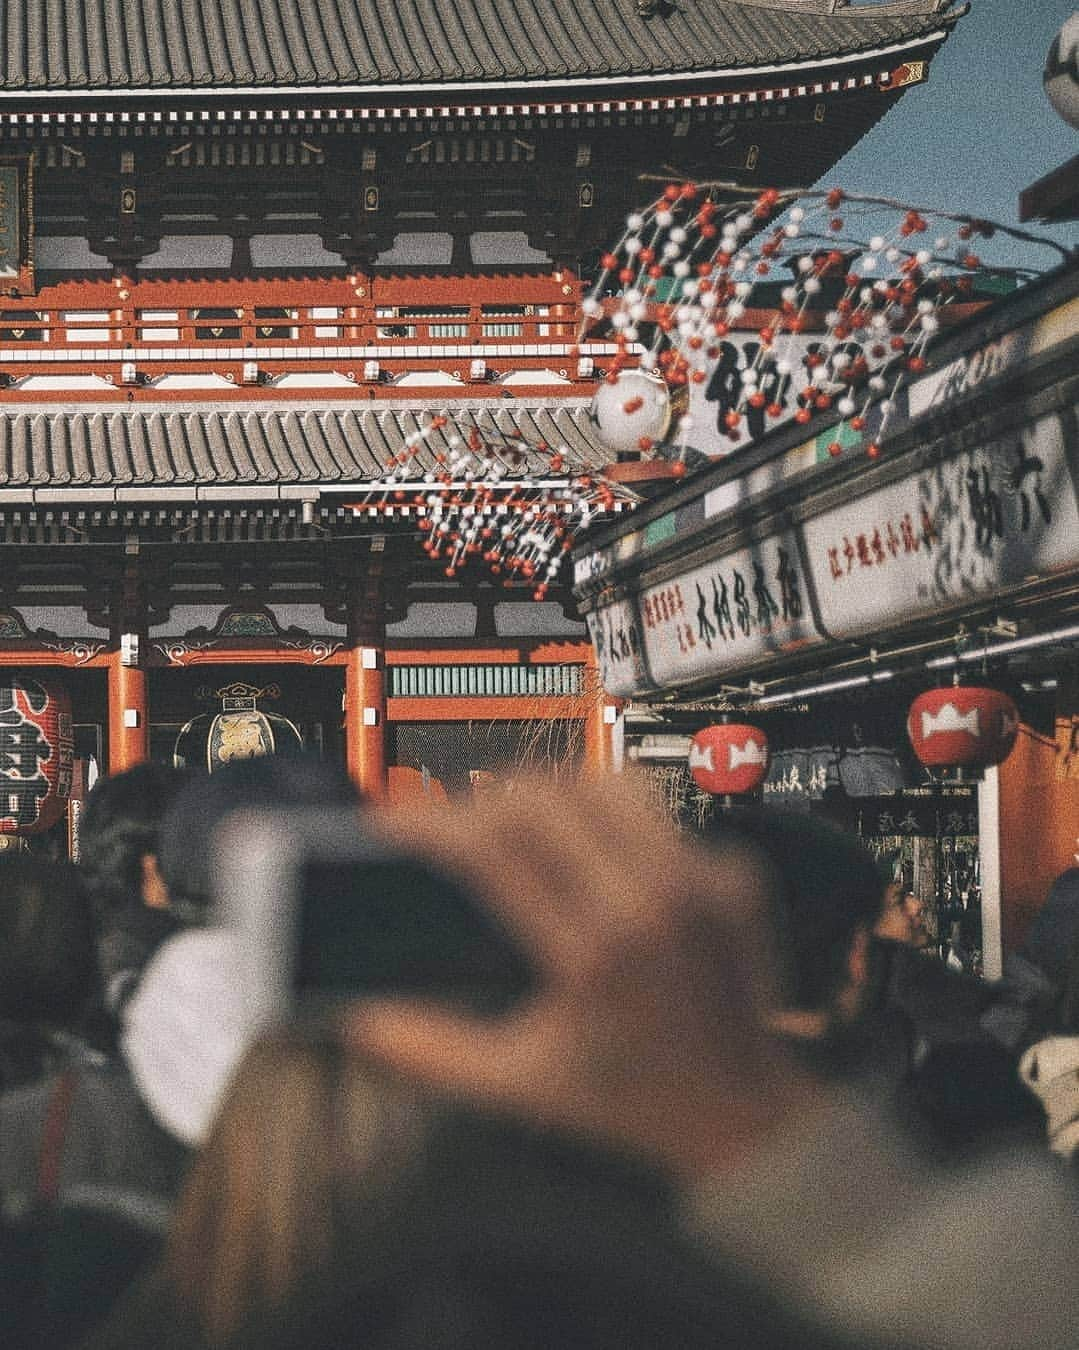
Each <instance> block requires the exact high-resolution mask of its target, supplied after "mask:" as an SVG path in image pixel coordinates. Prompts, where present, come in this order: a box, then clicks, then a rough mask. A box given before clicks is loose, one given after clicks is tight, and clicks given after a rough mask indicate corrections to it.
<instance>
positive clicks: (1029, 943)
mask: <svg viewBox="0 0 1079 1350" xmlns="http://www.w3.org/2000/svg"><path fill="white" fill-rule="evenodd" d="M1077 943H1079V867H1069V868H1068V869H1067V870H1066V871H1064V872H1061V874H1060V876H1058V877H1057V879H1056V880H1055V881H1054V882H1053V884H1052V886H1050V887H1049V894H1048V895H1047V896H1046V898H1045V904H1044V905H1043V906H1042V907H1041V909H1040V910H1039V911H1038V914H1037V916H1036V917H1035V919H1034V922H1033V923H1032V924H1031V925H1030V929H1029V931H1028V932H1027V937H1026V941H1025V942H1024V943H1023V947H1022V955H1023V956H1025V957H1026V959H1027V960H1028V961H1029V962H1030V963H1031V964H1032V965H1035V966H1037V967H1038V969H1039V970H1041V971H1042V972H1043V973H1044V974H1045V975H1046V976H1048V978H1049V979H1050V980H1052V982H1053V983H1054V984H1055V985H1056V986H1057V988H1063V986H1064V984H1065V982H1066V980H1067V977H1068V969H1069V966H1070V964H1071V959H1072V953H1073V951H1075V949H1076V945H1077Z"/></svg>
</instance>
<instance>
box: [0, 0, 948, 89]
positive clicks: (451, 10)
mask: <svg viewBox="0 0 1079 1350" xmlns="http://www.w3.org/2000/svg"><path fill="white" fill-rule="evenodd" d="M950 6H951V0H895V3H892V4H885V5H883V6H882V5H872V6H864V7H863V6H859V7H845V6H843V5H842V4H840V5H839V6H838V7H836V5H835V4H834V3H833V0H739V2H738V3H736V2H735V0H678V3H677V4H673V5H672V4H664V3H663V0H657V2H656V4H655V5H654V8H655V9H656V10H657V12H656V13H654V14H652V15H651V17H646V16H644V15H642V14H641V13H640V12H639V10H638V4H637V3H635V0H575V2H574V3H573V4H567V5H555V4H551V3H550V2H549V0H452V3H449V4H447V3H442V2H441V0H407V3H406V2H403V3H400V4H396V3H395V4H384V3H379V0H63V3H58V2H57V0H7V3H5V4H4V5H3V6H0V39H2V40H0V63H2V64H0V99H3V98H4V97H7V98H11V97H22V98H24V99H25V98H26V97H27V96H29V95H33V94H34V93H49V94H52V95H53V96H55V95H57V94H67V95H71V96H76V95H79V96H83V97H85V96H93V95H95V94H97V95H107V94H108V93H109V92H110V91H126V92H129V93H136V92H144V93H146V94H155V93H165V92H171V93H174V94H178V93H184V92H190V93H197V92H203V91H215V92H218V93H228V92H237V93H239V92H245V93H248V94H250V93H253V92H254V93H263V94H275V93H276V94H285V93H288V92H290V91H298V90H304V91H315V90H318V91H325V93H326V94H332V93H333V92H334V91H339V92H341V93H344V92H346V91H347V92H349V93H353V94H355V93H357V92H362V91H363V90H365V89H371V90H375V89H378V90H381V91H383V92H389V91H391V90H392V89H393V88H394V87H399V88H402V90H407V89H409V88H410V87H411V88H413V89H416V88H418V89H427V90H431V91H432V92H433V91H434V90H436V89H439V88H442V87H460V86H462V85H463V86H470V85H475V86H480V87H491V86H497V85H507V84H508V85H526V86H527V85H530V84H535V83H537V82H546V81H555V82H565V81H573V80H577V79H602V78H608V79H618V78H622V77H635V76H636V77H647V76H649V75H659V74H670V73H677V72H683V73H686V74H694V73H700V74H704V73H706V72H711V71H728V72H730V71H734V72H742V71H745V72H746V73H749V72H751V71H752V70H753V69H755V68H759V67H771V66H776V65H778V66H784V65H792V64H793V65H798V64H813V63H815V62H820V61H826V60H829V59H836V58H839V59H842V58H844V57H850V56H855V55H857V54H858V53H862V52H870V51H877V50H880V49H881V48H891V47H896V46H898V47H902V46H904V45H906V44H909V43H911V42H915V41H917V40H918V39H921V38H926V39H931V38H932V37H933V36H934V35H942V34H943V32H944V31H946V30H947V29H948V28H949V27H950V26H951V25H952V23H954V21H955V19H956V18H957V17H958V14H959V13H961V12H962V10H961V9H958V10H957V9H954V8H951V7H950ZM641 7H642V8H647V7H648V5H647V4H646V5H643V6H641ZM833 9H835V12H834V13H833V12H831V11H832V10H833Z"/></svg>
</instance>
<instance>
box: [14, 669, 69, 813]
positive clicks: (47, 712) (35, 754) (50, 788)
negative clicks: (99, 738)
mask: <svg viewBox="0 0 1079 1350" xmlns="http://www.w3.org/2000/svg"><path fill="white" fill-rule="evenodd" d="M73 757H74V742H73V737H72V731H71V701H70V699H69V698H68V695H67V691H66V690H65V689H63V688H61V687H60V686H59V685H57V684H54V683H53V682H52V681H51V680H47V679H45V680H36V679H35V680H31V679H27V678H26V677H24V676H22V675H16V674H4V675H0V834H38V833H40V832H41V831H42V830H47V829H49V827H50V826H52V825H55V824H56V822H57V821H58V820H59V819H60V817H61V816H62V815H63V814H64V808H65V806H66V805H67V799H68V797H69V796H70V795H71V768H72V761H73Z"/></svg>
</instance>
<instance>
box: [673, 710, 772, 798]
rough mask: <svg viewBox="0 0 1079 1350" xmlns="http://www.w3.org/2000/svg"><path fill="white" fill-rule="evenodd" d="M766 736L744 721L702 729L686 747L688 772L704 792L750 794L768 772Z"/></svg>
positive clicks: (734, 794)
mask: <svg viewBox="0 0 1079 1350" xmlns="http://www.w3.org/2000/svg"><path fill="white" fill-rule="evenodd" d="M768 760H769V753H768V737H767V736H766V735H765V734H764V732H763V731H761V729H760V728H759V727H754V726H750V725H749V723H747V722H720V723H717V725H715V726H711V727H704V728H703V729H702V730H701V731H698V732H697V734H696V736H694V737H693V742H692V744H691V745H690V747H689V771H690V773H691V774H692V775H693V781H694V782H695V783H696V784H697V786H698V787H699V788H703V789H704V791H705V792H712V793H716V794H717V795H719V794H723V795H728V794H729V795H731V796H736V795H738V794H740V793H746V792H752V791H753V789H754V788H755V787H758V786H759V785H760V784H761V783H762V782H763V781H764V776H765V774H766V773H767V772H768Z"/></svg>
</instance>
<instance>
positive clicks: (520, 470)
mask: <svg viewBox="0 0 1079 1350" xmlns="http://www.w3.org/2000/svg"><path fill="white" fill-rule="evenodd" d="M386 470H387V472H386V474H385V476H384V478H383V480H382V481H381V482H379V483H372V484H371V485H370V488H369V490H368V491H369V495H368V496H367V498H366V499H365V500H364V501H363V502H360V503H354V506H355V509H358V510H363V511H368V512H369V511H378V512H384V513H386V514H391V513H396V512H399V511H404V510H407V511H408V512H409V513H412V512H415V513H416V515H417V517H418V525H419V529H420V532H421V533H422V534H424V535H425V536H426V537H425V539H424V543H423V547H424V551H425V552H426V553H427V555H428V556H429V557H430V558H431V559H432V560H434V561H438V562H441V563H442V564H443V570H444V571H445V574H446V576H448V577H455V576H456V575H457V574H458V572H459V571H460V570H461V569H462V568H463V567H465V566H466V565H468V564H469V563H472V562H476V561H478V562H482V563H484V564H486V566H487V568H488V570H489V571H490V572H491V574H492V575H493V576H495V577H498V578H499V579H500V580H501V582H502V584H503V585H504V586H507V587H509V586H514V585H529V586H531V587H532V597H533V599H535V600H543V599H544V598H545V597H546V595H547V591H548V588H549V587H550V586H551V584H552V583H553V582H554V580H555V578H556V577H557V575H558V572H559V569H560V567H561V564H562V559H563V557H564V556H565V554H566V553H568V552H569V550H570V549H571V548H572V546H573V541H574V537H575V536H576V534H577V533H578V531H580V530H582V529H584V527H585V526H586V525H588V524H589V522H590V521H591V520H592V519H593V517H594V516H596V515H597V514H605V513H607V512H610V511H613V510H616V509H619V504H620V503H623V502H624V503H628V502H631V501H634V500H636V499H635V498H634V497H633V495H632V494H631V493H629V492H626V491H625V490H624V489H622V488H621V487H619V486H618V485H617V484H613V483H609V482H608V481H607V480H606V479H604V478H603V477H602V476H600V475H597V474H595V473H594V472H591V471H589V470H587V468H586V467H585V466H584V465H583V463H582V461H581V458H580V456H579V455H578V454H577V453H576V452H575V451H573V450H572V449H571V448H570V447H569V446H567V445H564V444H563V445H559V446H551V445H548V444H547V443H546V442H544V441H536V442H530V441H525V440H524V439H523V438H522V437H520V436H517V435H506V434H504V433H501V432H499V431H497V430H495V429H492V430H491V431H485V430H481V428H480V427H479V426H477V425H473V426H472V427H470V428H468V429H467V432H465V433H464V434H463V433H462V429H461V428H460V427H459V426H458V425H456V424H455V423H454V422H453V421H451V419H450V418H449V416H448V415H447V414H445V413H440V414H438V415H436V416H432V417H431V418H430V419H429V420H426V421H425V422H424V423H423V424H422V425H421V426H419V427H418V428H417V429H416V430H415V431H413V432H412V433H410V434H409V436H408V437H406V439H405V443H404V446H403V448H402V449H401V450H399V451H398V452H397V454H395V455H394V457H393V458H392V459H390V460H387V462H386Z"/></svg>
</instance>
